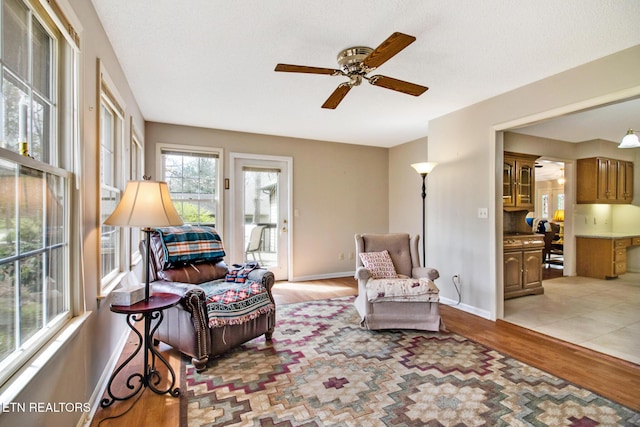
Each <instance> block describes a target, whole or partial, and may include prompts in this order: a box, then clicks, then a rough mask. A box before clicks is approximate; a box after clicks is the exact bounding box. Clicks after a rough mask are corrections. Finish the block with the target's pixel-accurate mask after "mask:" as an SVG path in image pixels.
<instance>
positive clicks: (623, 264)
mask: <svg viewBox="0 0 640 427" xmlns="http://www.w3.org/2000/svg"><path fill="white" fill-rule="evenodd" d="M637 245H640V236H627V237H618V238H615V237H599V236H595V237H585V236H577V237H576V263H577V265H576V272H577V273H578V276H584V277H594V278H597V279H614V278H616V277H618V275H620V274H624V273H626V272H627V248H629V247H630V246H637Z"/></svg>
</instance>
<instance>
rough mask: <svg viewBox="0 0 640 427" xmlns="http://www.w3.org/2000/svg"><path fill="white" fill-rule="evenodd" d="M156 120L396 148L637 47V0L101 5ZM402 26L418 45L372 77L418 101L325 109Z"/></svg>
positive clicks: (370, 91) (151, 0) (381, 96)
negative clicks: (350, 51) (406, 89)
mask: <svg viewBox="0 0 640 427" xmlns="http://www.w3.org/2000/svg"><path fill="white" fill-rule="evenodd" d="M92 2H93V4H94V6H95V8H96V10H97V12H98V15H99V17H100V20H101V22H102V24H103V26H104V28H105V30H106V33H107V35H108V37H109V39H110V41H111V43H112V45H113V48H114V50H115V52H116V55H117V56H118V58H119V60H120V62H121V64H122V67H123V70H124V72H125V75H126V77H127V79H128V81H129V83H130V85H131V89H132V90H133V93H134V95H135V97H136V99H137V101H138V104H139V106H140V108H141V110H142V114H143V115H144V117H145V119H146V120H148V121H158V122H166V123H176V124H184V125H191V126H201V127H207V128H217V129H226V130H236V131H244V132H253V133H261V134H270V135H282V136H291V137H299V138H309V139H318V140H327V141H336V142H345V143H354V144H365V145H373V146H383V147H390V146H394V145H397V144H401V143H404V142H408V141H412V140H415V139H418V138H421V137H424V136H427V134H428V128H427V124H428V122H429V120H430V119H433V118H435V117H438V116H441V115H443V114H446V113H449V112H451V111H455V110H457V109H460V108H462V107H465V106H467V105H470V104H473V103H475V102H478V101H481V100H483V99H486V98H489V97H492V96H495V95H498V94H500V93H503V92H506V91H509V90H511V89H515V88H517V87H520V86H522V85H525V84H528V83H531V82H533V81H536V80H539V79H542V78H545V77H548V76H550V75H553V74H556V73H558V72H561V71H563V70H566V69H569V68H572V67H575V66H578V65H581V64H584V63H586V62H589V61H592V60H594V59H597V58H600V57H603V56H606V55H609V54H611V53H614V52H617V51H620V50H622V49H625V48H628V47H631V46H635V45H637V44H640V30H639V25H640V1H638V0H563V1H557V0H537V1H531V0H482V1H478V0H448V1H442V0H373V1H372V0H350V1H343V0H323V1H312V0H281V1H277V2H269V1H264V0H242V1H239V0H238V1H222V0H183V1H181V2H176V1H175V0H92ZM394 31H400V32H404V33H406V34H410V35H413V36H415V37H416V38H417V41H416V42H414V43H413V44H411V45H410V46H408V47H407V48H406V49H404V50H403V51H402V52H400V53H399V54H398V55H397V56H395V57H394V58H392V59H391V60H389V61H388V62H387V63H385V64H383V65H382V66H381V67H380V68H379V69H378V70H377V71H376V73H379V74H384V75H387V76H389V77H395V78H398V79H401V80H406V81H410V82H414V83H417V84H421V85H425V86H428V87H429V88H430V90H429V91H427V92H426V93H425V94H423V95H422V96H420V97H417V98H416V97H413V96H409V95H405V94H402V93H398V92H394V91H390V90H387V89H383V88H380V87H374V86H371V85H369V84H366V83H364V84H363V85H361V86H359V87H356V88H354V89H353V90H351V92H350V93H349V94H348V95H347V97H346V98H345V100H344V101H343V102H342V103H341V104H340V105H339V106H338V108H337V109H336V110H326V109H322V108H320V106H321V105H322V103H323V102H324V101H325V100H326V98H327V97H328V96H329V95H330V94H331V92H332V91H333V90H334V89H335V88H336V87H337V86H338V84H339V83H341V82H342V81H345V80H346V79H345V78H344V77H333V76H326V75H311V74H293V73H276V72H274V71H273V69H274V67H275V65H276V64H277V63H279V62H283V63H290V64H298V65H309V66H316V67H327V68H335V67H337V63H336V59H335V58H336V55H337V54H338V52H339V51H340V50H342V49H344V48H347V47H351V46H357V45H364V46H370V47H373V48H375V47H376V46H377V45H378V44H379V43H381V42H382V41H383V40H385V39H386V38H387V37H388V36H389V35H391V33H393V32H394Z"/></svg>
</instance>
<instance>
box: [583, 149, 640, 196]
mask: <svg viewBox="0 0 640 427" xmlns="http://www.w3.org/2000/svg"><path fill="white" fill-rule="evenodd" d="M576 178H577V180H576V201H577V203H608V204H623V203H631V201H632V200H633V162H629V161H626V160H616V159H609V158H605V157H591V158H587V159H578V161H577V173H576Z"/></svg>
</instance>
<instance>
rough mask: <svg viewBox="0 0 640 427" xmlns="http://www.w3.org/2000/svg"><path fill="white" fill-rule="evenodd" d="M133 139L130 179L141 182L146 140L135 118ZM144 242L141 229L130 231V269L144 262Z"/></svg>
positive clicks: (131, 121)
mask: <svg viewBox="0 0 640 427" xmlns="http://www.w3.org/2000/svg"><path fill="white" fill-rule="evenodd" d="M129 128H130V129H131V138H130V153H129V179H130V180H132V181H140V180H141V179H142V178H143V176H144V139H143V138H142V137H141V136H140V135H141V133H140V131H139V130H138V128H137V127H136V126H135V124H134V123H133V117H131V118H130V127H129ZM141 240H142V231H141V230H140V229H139V228H130V229H129V247H130V253H131V256H130V261H129V263H130V267H133V266H134V265H137V264H138V263H139V262H140V261H141V260H142V254H140V247H139V246H140V241H141Z"/></svg>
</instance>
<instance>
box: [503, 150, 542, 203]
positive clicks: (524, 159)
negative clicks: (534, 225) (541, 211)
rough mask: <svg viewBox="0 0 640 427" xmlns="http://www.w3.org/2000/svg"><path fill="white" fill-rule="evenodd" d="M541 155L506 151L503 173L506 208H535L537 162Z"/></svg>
mask: <svg viewBox="0 0 640 427" xmlns="http://www.w3.org/2000/svg"><path fill="white" fill-rule="evenodd" d="M538 157H539V156H533V155H530V154H519V153H511V152H507V151H505V153H504V170H503V173H502V202H503V206H504V210H506V211H515V210H529V211H532V210H534V207H535V206H534V203H535V195H536V193H535V183H536V179H535V178H536V177H535V162H536V159H537V158H538Z"/></svg>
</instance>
